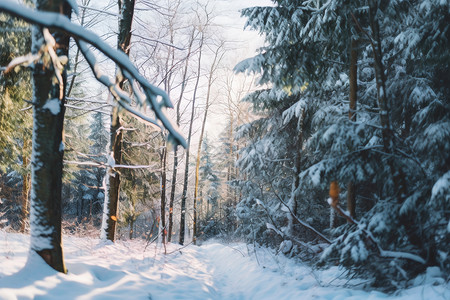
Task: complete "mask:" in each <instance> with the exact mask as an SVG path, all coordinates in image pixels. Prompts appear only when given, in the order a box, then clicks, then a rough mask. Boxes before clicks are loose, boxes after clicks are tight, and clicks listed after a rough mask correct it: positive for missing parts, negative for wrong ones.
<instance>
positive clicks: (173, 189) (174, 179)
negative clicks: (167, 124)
mask: <svg viewBox="0 0 450 300" xmlns="http://www.w3.org/2000/svg"><path fill="white" fill-rule="evenodd" d="M194 33H195V31H194V30H192V33H191V36H190V40H189V46H188V53H187V55H186V63H185V65H184V71H183V79H182V81H181V92H180V96H179V97H178V102H177V126H180V121H181V111H180V110H181V100H182V99H183V95H184V91H185V89H186V82H187V73H188V68H189V59H190V57H191V54H192V46H193V44H194ZM177 171H178V146H175V147H174V149H173V172H172V187H171V191H170V201H169V234H168V236H167V239H168V241H169V242H171V241H172V233H173V203H174V201H175V192H176V182H177Z"/></svg>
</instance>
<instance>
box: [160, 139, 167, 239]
mask: <svg viewBox="0 0 450 300" xmlns="http://www.w3.org/2000/svg"><path fill="white" fill-rule="evenodd" d="M166 164H167V148H166V147H165V146H164V147H163V149H162V153H161V230H162V232H161V237H162V243H163V244H165V243H166V233H167V229H166V181H167V180H166Z"/></svg>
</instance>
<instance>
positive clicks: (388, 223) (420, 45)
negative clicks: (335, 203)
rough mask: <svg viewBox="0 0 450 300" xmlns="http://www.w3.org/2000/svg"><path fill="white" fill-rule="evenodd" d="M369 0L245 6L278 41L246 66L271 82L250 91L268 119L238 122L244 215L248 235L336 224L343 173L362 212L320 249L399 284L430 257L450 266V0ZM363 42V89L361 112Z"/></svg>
mask: <svg viewBox="0 0 450 300" xmlns="http://www.w3.org/2000/svg"><path fill="white" fill-rule="evenodd" d="M366 2H367V1H341V0H334V1H333V0H331V1H292V0H290V1H286V0H279V1H274V6H273V7H254V8H248V9H245V10H243V11H242V15H243V16H245V17H247V18H248V22H247V26H249V27H251V28H252V29H255V30H258V31H259V32H260V33H261V34H264V36H265V40H266V46H265V47H263V48H261V49H260V52H259V54H258V55H256V56H255V57H253V58H250V59H247V60H245V61H243V62H241V63H240V64H238V65H237V66H236V70H237V71H238V72H247V73H251V72H254V73H258V74H260V78H259V83H260V84H267V85H268V86H269V88H268V89H265V90H259V91H257V92H254V93H252V94H250V95H248V96H247V97H246V98H245V99H244V100H245V101H249V102H251V103H252V104H253V108H254V110H255V112H256V113H257V114H258V115H259V116H260V118H258V119H257V120H256V121H254V122H252V123H249V124H245V125H243V126H242V127H241V129H240V131H239V134H238V138H240V139H243V140H245V142H244V145H245V147H244V148H242V149H241V156H240V159H239V160H238V165H239V167H240V168H241V179H240V184H241V186H242V187H243V193H244V197H243V199H242V201H241V202H240V204H239V206H238V210H237V215H238V217H239V218H240V220H241V222H242V223H241V227H240V230H241V231H242V232H243V233H246V236H247V237H251V236H252V235H253V236H254V237H255V238H257V239H258V238H259V240H260V241H261V240H262V241H263V242H264V241H265V242H267V241H269V240H271V241H273V239H269V237H272V236H273V235H274V234H275V235H276V236H278V237H281V239H282V240H293V241H298V240H303V241H304V240H305V235H303V234H300V233H301V230H302V229H301V228H300V227H305V226H303V225H304V224H302V223H309V224H311V225H313V226H316V227H317V228H318V229H320V230H322V231H323V230H325V229H326V227H327V222H328V220H327V219H326V214H327V211H328V208H327V207H326V205H325V204H326V203H325V199H326V195H327V189H328V186H329V184H330V182H332V181H336V182H339V183H340V186H341V189H342V190H341V193H340V196H341V197H340V198H341V199H344V196H345V195H346V193H347V190H346V186H347V183H348V182H353V183H354V184H355V186H356V190H355V192H356V203H357V204H356V211H357V213H356V215H357V216H360V218H359V220H358V221H357V222H353V224H352V223H349V224H348V225H343V226H341V227H340V228H338V229H336V230H333V231H331V233H330V234H332V235H335V237H336V238H335V239H334V240H332V241H330V242H331V245H330V246H329V247H328V248H327V249H326V250H325V251H324V252H323V254H322V256H321V259H320V260H321V263H323V264H328V263H331V264H334V263H339V264H341V265H343V266H346V267H348V268H349V270H351V271H352V272H356V273H359V274H364V275H365V276H367V277H370V278H373V275H375V279H376V280H375V281H373V283H374V284H375V282H376V284H378V285H382V286H384V287H385V288H388V287H390V286H392V284H394V285H397V284H399V283H401V282H403V283H404V282H407V280H409V279H411V278H412V277H413V276H415V275H416V274H418V273H420V272H421V271H423V270H425V268H426V267H427V266H439V267H441V269H442V270H445V272H447V274H448V272H449V270H450V261H449V258H448V254H449V253H448V249H447V245H448V242H449V239H450V232H449V228H448V226H449V224H448V220H449V207H450V202H449V199H450V198H449V192H450V190H449V174H450V173H449V166H450V161H449V159H450V155H449V153H450V151H449V148H450V130H449V129H450V123H449V120H450V119H449V116H450V101H449V93H448V87H449V82H448V79H447V78H448V76H445V75H444V74H445V73H448V72H449V61H450V60H449V51H448V49H449V46H450V45H449V42H450V39H449V36H450V30H449V26H448V23H449V18H450V6H449V4H448V2H447V1H427V0H418V1H378V0H371V1H368V2H367V3H366ZM367 4H368V5H367ZM355 41H356V42H355ZM352 45H353V47H355V45H357V47H355V48H353V50H356V53H357V69H358V74H357V99H358V100H357V106H356V108H352V110H354V111H351V113H352V114H354V115H355V117H356V118H351V119H349V117H348V116H349V108H348V107H349V85H350V82H349V70H350V58H351V57H350V54H351V50H352ZM286 211H288V213H286ZM257 212H259V213H258V214H257ZM292 218H293V219H294V221H292ZM255 220H260V221H259V222H256V224H257V225H255ZM349 220H350V219H349ZM247 221H248V222H247ZM266 223H268V224H266ZM258 224H259V225H258ZM290 224H291V225H290ZM299 224H300V225H302V226H300V227H299ZM250 225H251V226H252V227H253V228H251V226H250ZM255 226H256V227H257V228H255ZM255 230H256V232H257V234H255ZM299 230H300V231H299ZM313 239H315V240H316V241H318V240H319V238H318V237H317V236H314V235H313V236H310V237H309V240H310V241H311V240H313ZM294 244H295V243H294ZM297 244H298V247H301V245H302V243H297ZM283 245H285V244H283ZM298 247H292V248H289V249H287V250H286V251H287V252H290V253H298Z"/></svg>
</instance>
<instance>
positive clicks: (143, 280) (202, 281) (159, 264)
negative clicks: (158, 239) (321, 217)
mask: <svg viewBox="0 0 450 300" xmlns="http://www.w3.org/2000/svg"><path fill="white" fill-rule="evenodd" d="M144 248H145V243H144V242H143V241H131V242H117V243H116V244H109V245H105V244H100V243H99V241H98V240H97V239H91V238H75V237H67V238H65V240H64V249H65V257H66V264H67V268H68V269H69V273H68V274H67V275H64V274H60V273H57V272H55V271H53V270H52V269H50V268H49V267H47V266H46V265H45V264H44V263H43V262H42V261H41V260H40V258H38V257H36V258H35V259H32V260H30V261H28V262H27V263H26V261H27V253H28V237H27V236H24V235H20V234H11V233H5V232H4V231H0V299H83V300H84V299H152V300H159V299H161V300H163V299H164V300H171V299H202V300H203V299H213V300H215V299H217V300H219V299H220V300H241V299H242V300H244V299H245V300H247V299H250V300H251V299H255V300H264V299H267V300H271V299H273V300H284V299H286V300H292V299H302V300H303V299H306V300H308V299H326V300H338V299H350V300H356V299H364V300H378V299H402V300H415V299H426V300H431V299H433V300H434V299H436V300H439V299H450V290H449V286H448V285H446V283H445V282H443V280H442V279H440V278H435V277H436V275H438V274H436V272H435V274H433V272H429V274H428V278H424V282H423V284H422V285H418V286H417V287H415V288H411V289H409V290H406V291H403V292H402V293H400V294H399V295H396V296H388V295H386V294H383V293H380V292H375V291H372V292H367V291H361V290H355V289H350V288H343V287H338V286H339V285H343V284H344V283H346V280H345V279H344V278H340V277H339V275H340V274H341V273H342V272H341V271H339V270H338V269H337V268H334V269H331V270H327V271H312V270H311V269H310V268H308V267H306V266H302V265H298V264H294V263H293V262H292V261H291V260H289V259H286V258H284V257H275V256H274V255H273V253H272V252H271V251H269V250H267V249H263V248H261V249H258V251H257V253H258V258H256V257H255V255H249V254H248V249H247V246H245V245H243V244H236V245H233V246H225V245H222V244H219V243H209V244H206V245H203V246H201V247H196V246H188V247H186V248H183V249H179V246H178V245H173V244H169V245H168V246H167V251H168V253H170V254H169V255H164V254H162V252H163V251H164V250H163V249H161V247H156V246H155V245H151V246H149V247H148V248H147V249H146V250H145V251H144ZM24 265H25V266H24Z"/></svg>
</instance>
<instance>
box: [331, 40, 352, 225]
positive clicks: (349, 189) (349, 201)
mask: <svg viewBox="0 0 450 300" xmlns="http://www.w3.org/2000/svg"><path fill="white" fill-rule="evenodd" d="M357 44H358V43H357V41H356V40H355V39H353V38H352V40H351V49H350V72H349V73H350V74H349V75H350V76H349V81H350V95H349V96H350V97H349V99H350V103H349V111H348V118H349V120H350V121H356V113H355V112H356V101H357V91H358V65H357V63H358V52H357V51H356V47H357ZM355 192H356V186H355V184H354V183H353V182H349V183H348V185H347V210H348V212H349V213H350V216H352V218H355V216H356V193H355ZM333 212H334V210H333Z"/></svg>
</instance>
